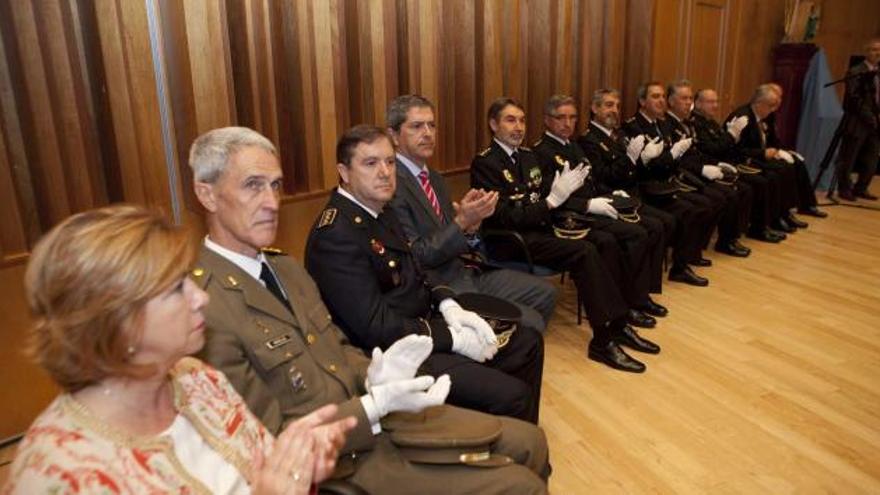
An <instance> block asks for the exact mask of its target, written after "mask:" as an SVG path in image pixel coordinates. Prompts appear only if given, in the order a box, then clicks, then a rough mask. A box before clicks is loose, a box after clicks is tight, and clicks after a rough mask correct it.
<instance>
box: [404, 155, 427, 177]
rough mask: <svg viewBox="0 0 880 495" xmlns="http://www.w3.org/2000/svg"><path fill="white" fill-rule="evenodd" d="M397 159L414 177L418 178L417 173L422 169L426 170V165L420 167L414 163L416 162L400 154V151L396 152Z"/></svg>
mask: <svg viewBox="0 0 880 495" xmlns="http://www.w3.org/2000/svg"><path fill="white" fill-rule="evenodd" d="M397 159H398V160H400V163H402V164H403V165H404V166H405V167H406V169H407V170H409V172H410V173H411V174H413V175H414V176H415V177H416V179H418V178H419V174H420V173H422V170H428V166H427V165H426V166H424V167H420V166H418V165H416V162H414V161H412V160H410V159H409V158H407V157H405V156H403V155H401V154H400V153H397Z"/></svg>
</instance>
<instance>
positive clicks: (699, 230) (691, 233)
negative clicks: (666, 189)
mask: <svg viewBox="0 0 880 495" xmlns="http://www.w3.org/2000/svg"><path fill="white" fill-rule="evenodd" d="M649 201H650V202H649V203H648V204H647V206H648V207H649V208H644V207H643V210H644V211H646V212H647V213H648V214H649V215H650V216H654V217H656V218H659V219H660V220H662V221H663V223H664V228H666V229H667V230H668V229H674V230H673V232H674V233H673V234H672V265H673V267H675V268H680V267H683V266H684V265H686V264H687V263H692V262H694V261H696V260H698V259H699V258H700V257H701V256H702V250H703V243H704V239H705V240H708V238H709V236H711V235H712V230H713V229H714V228H715V224H716V223H717V222H718V214H719V213H720V208H719V209H718V210H717V211H716V210H713V208H712V205H711V203H710V202H709V200H708V198H706V197H705V196H701V195H700V194H699V193H684V194H678V195H677V196H676V197H675V198H674V199H666V200H660V201H657V200H650V199H649ZM695 201H696V202H695ZM650 207H653V209H654V210H657V211H660V212H663V213H666V214H667V215H660V214H658V213H657V212H656V211H652V210H651V208H650ZM669 215H671V216H672V217H671V218H670V216H669Z"/></svg>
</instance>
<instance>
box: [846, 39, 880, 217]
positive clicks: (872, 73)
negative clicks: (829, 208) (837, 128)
mask: <svg viewBox="0 0 880 495" xmlns="http://www.w3.org/2000/svg"><path fill="white" fill-rule="evenodd" d="M878 70H880V38H875V39H872V40H871V41H869V42H868V43H867V44H866V45H865V60H864V61H862V63H860V64H858V65H856V66H854V67H852V68H851V69H850V70H849V71H848V72H847V73H846V75H847V77H849V79H847V81H846V93H845V95H844V98H843V110H844V112H845V115H844V117H843V118H844V119H845V124H844V126H845V127H844V128H843V139H842V140H841V144H840V153H839V154H838V155H837V193H838V195H839V196H840V197H841V198H843V199H845V200H847V201H855V200H856V198H864V199H869V200H872V201H875V200H876V199H877V196H874V195H873V194H871V193H870V192H868V186H870V185H871V179H873V178H874V173H875V171H876V170H875V169H876V167H877V158H878V155H880V74H878V72H877V71H878ZM857 161H858V162H860V163H861V164H862V169H861V171H860V172H859V180H858V181H857V182H856V184H855V186H853V183H852V179H851V178H850V174H851V173H852V171H853V166H854V165H855V164H856V162H857Z"/></svg>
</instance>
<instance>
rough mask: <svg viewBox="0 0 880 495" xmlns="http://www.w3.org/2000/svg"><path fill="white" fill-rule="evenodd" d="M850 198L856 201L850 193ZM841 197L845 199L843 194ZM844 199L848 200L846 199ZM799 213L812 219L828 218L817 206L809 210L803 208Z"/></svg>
mask: <svg viewBox="0 0 880 495" xmlns="http://www.w3.org/2000/svg"><path fill="white" fill-rule="evenodd" d="M850 196H852V197H853V199H851V200H850V201H855V195H853V194H852V193H850ZM840 197H841V198H843V194H841V195H840ZM862 197H864V196H862ZM844 199H847V198H844ZM798 213H800V214H801V215H809V216H811V217H816V218H825V217H827V216H828V213H826V212H824V211H822V210H820V209H819V208H816V207H815V206H811V207H809V208H801V209H799V210H798Z"/></svg>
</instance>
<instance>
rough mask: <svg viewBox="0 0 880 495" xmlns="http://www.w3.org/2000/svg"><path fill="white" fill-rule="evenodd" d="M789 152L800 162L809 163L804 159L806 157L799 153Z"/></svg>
mask: <svg viewBox="0 0 880 495" xmlns="http://www.w3.org/2000/svg"><path fill="white" fill-rule="evenodd" d="M788 152H789V153H791V154H792V155H794V156H795V158H797V159H798V160H800V161H802V162H805V161H807V159H806V158H804V155H802V154H800V153H798V152H797V151H792V150H788Z"/></svg>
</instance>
